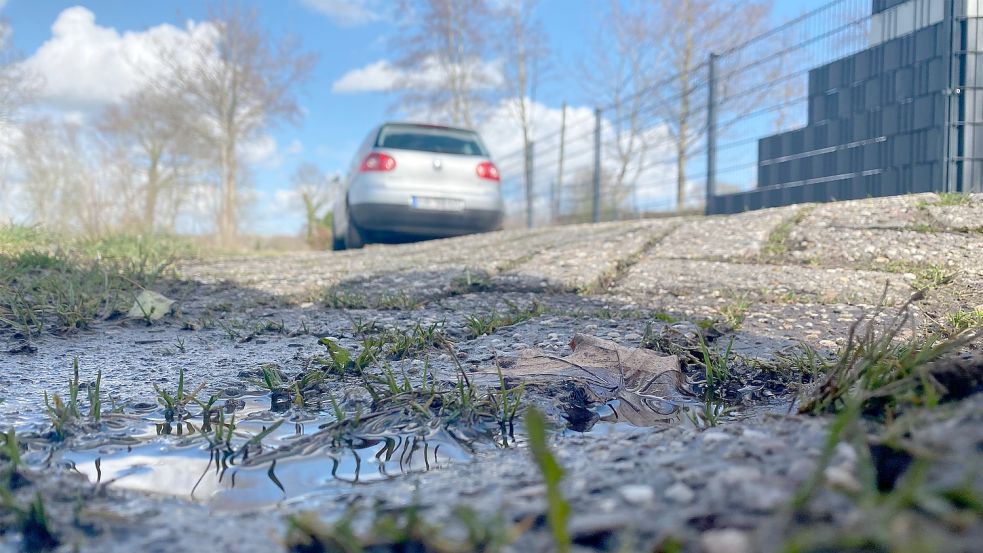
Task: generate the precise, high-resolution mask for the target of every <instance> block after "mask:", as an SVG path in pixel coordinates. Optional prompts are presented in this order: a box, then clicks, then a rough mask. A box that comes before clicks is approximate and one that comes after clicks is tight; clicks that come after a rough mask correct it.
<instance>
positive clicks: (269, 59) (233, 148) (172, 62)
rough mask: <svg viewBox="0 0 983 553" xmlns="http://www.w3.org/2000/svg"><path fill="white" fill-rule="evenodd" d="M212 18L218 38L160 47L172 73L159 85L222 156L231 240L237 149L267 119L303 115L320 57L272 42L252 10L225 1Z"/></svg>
mask: <svg viewBox="0 0 983 553" xmlns="http://www.w3.org/2000/svg"><path fill="white" fill-rule="evenodd" d="M211 20H212V22H213V24H214V25H215V31H216V32H215V36H214V40H213V41H211V42H205V41H200V42H198V43H196V44H194V45H192V51H191V54H190V56H184V55H181V54H180V53H178V52H172V51H167V50H166V49H165V48H162V49H161V50H162V51H161V59H162V60H163V61H164V63H165V64H166V65H167V72H166V74H165V78H164V79H163V80H162V81H160V82H159V83H158V85H159V86H161V87H162V88H163V90H164V92H165V93H168V94H174V95H175V97H178V98H180V99H181V101H182V106H181V109H182V110H183V113H185V114H187V115H188V116H189V117H191V118H192V125H191V128H193V129H194V131H195V132H196V133H197V135H198V136H199V137H200V138H201V139H202V140H203V141H204V143H205V144H207V145H208V146H209V148H210V149H211V150H212V153H213V154H214V159H216V160H217V164H218V172H219V181H220V183H221V184H220V187H221V195H220V196H221V199H220V202H219V213H218V230H219V235H220V238H221V239H222V241H223V242H225V243H230V242H232V241H233V240H234V238H235V236H236V234H237V232H238V212H239V202H240V200H241V198H240V197H239V196H240V195H239V193H238V186H239V183H240V181H241V177H242V175H241V173H242V167H240V158H239V155H240V149H241V147H242V145H243V144H244V143H245V142H246V141H249V140H251V139H255V138H257V137H258V136H259V135H260V134H261V133H262V132H263V131H264V130H266V129H267V128H269V127H270V126H272V125H274V124H276V123H279V122H292V121H295V120H296V119H297V118H298V117H299V116H300V108H299V107H298V105H297V101H296V92H297V87H298V85H300V84H302V83H304V82H305V81H306V80H307V78H308V77H309V75H310V72H311V69H312V68H313V65H314V62H315V57H314V56H313V55H312V54H308V53H304V52H302V51H300V49H299V47H298V45H297V43H296V42H294V41H291V40H283V41H274V40H273V39H272V38H271V37H270V36H269V34H268V33H267V32H266V31H265V30H264V29H263V28H262V27H261V26H260V24H259V20H258V18H257V15H256V12H255V11H253V10H250V11H244V10H242V9H241V8H238V7H229V6H228V5H225V4H223V5H222V6H221V7H220V8H218V10H217V11H215V12H214V13H213V15H212V18H211Z"/></svg>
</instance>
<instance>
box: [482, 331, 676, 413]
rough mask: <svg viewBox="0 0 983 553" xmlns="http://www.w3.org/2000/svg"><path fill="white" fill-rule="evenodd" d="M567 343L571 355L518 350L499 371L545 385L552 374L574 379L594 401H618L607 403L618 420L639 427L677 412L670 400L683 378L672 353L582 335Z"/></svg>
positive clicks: (503, 361)
mask: <svg viewBox="0 0 983 553" xmlns="http://www.w3.org/2000/svg"><path fill="white" fill-rule="evenodd" d="M571 346H572V347H573V353H571V354H570V355H567V356H565V357H560V356H556V355H551V354H548V353H546V352H543V351H542V350H535V349H533V350H523V351H522V352H520V354H519V356H518V357H515V358H511V359H504V360H502V362H501V369H502V374H503V375H505V376H507V377H511V378H516V379H520V380H526V381H539V382H547V383H548V382H550V381H555V379H556V378H557V377H563V378H568V379H573V380H576V381H577V382H578V383H580V384H581V385H582V387H583V389H584V390H585V391H586V392H587V394H588V396H589V399H590V400H591V401H593V402H596V403H605V402H608V401H611V400H618V401H617V402H614V403H613V404H612V408H613V409H614V410H615V411H616V413H617V416H618V419H619V420H624V421H626V422H630V423H632V424H635V425H638V426H651V425H652V424H654V423H656V422H662V421H664V419H665V418H666V417H667V416H668V415H672V414H674V413H676V411H677V410H678V408H677V407H676V406H675V405H674V404H672V403H671V402H670V401H669V398H673V397H678V396H679V390H680V385H681V383H682V378H683V377H682V371H680V369H679V359H678V358H677V357H676V356H675V355H659V354H658V353H656V352H654V351H652V350H649V349H645V348H635V349H632V348H626V347H624V346H621V345H619V344H617V343H615V342H612V341H610V340H603V339H601V338H596V337H594V336H588V335H586V334H577V335H575V336H574V338H573V341H572V342H571ZM656 419H658V420H656Z"/></svg>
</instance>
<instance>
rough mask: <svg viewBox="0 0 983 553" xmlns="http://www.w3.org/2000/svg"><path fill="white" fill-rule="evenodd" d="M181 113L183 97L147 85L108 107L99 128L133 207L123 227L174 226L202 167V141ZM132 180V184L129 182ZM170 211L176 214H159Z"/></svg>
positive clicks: (120, 184)
mask: <svg viewBox="0 0 983 553" xmlns="http://www.w3.org/2000/svg"><path fill="white" fill-rule="evenodd" d="M188 123H189V122H188V118H187V117H186V116H185V114H184V113H183V112H182V111H181V104H180V98H177V97H175V96H174V95H172V94H165V93H163V92H162V91H161V90H160V89H157V88H153V87H147V88H144V89H142V90H139V91H137V92H136V93H134V94H132V95H131V96H129V97H127V98H126V99H125V100H124V101H123V102H122V103H121V104H119V105H113V106H110V107H109V108H107V109H106V110H105V112H104V113H103V116H102V121H101V122H100V123H99V129H100V131H101V132H102V134H103V136H104V137H105V138H106V140H107V141H108V143H109V146H110V148H111V149H112V152H113V154H114V155H113V161H114V163H113V166H114V167H115V169H116V175H115V177H116V179H117V180H118V183H119V189H121V190H123V191H125V192H126V194H125V195H126V196H127V197H128V200H127V203H128V204H129V205H131V206H138V207H136V208H135V209H130V210H128V213H129V215H130V216H129V217H127V218H128V219H129V220H128V221H126V222H124V226H127V227H129V228H137V229H140V230H144V231H154V230H158V229H160V228H164V229H167V230H173V224H174V221H173V214H174V212H175V211H176V205H177V204H179V203H180V201H181V200H182V194H183V190H182V188H183V186H182V185H185V184H187V183H188V182H190V178H191V176H192V174H193V172H194V171H195V170H196V168H197V166H198V165H200V163H199V159H200V156H198V155H197V152H198V151H200V148H198V147H196V146H199V145H200V144H197V143H198V142H200V141H199V140H198V139H197V138H198V137H197V135H196V134H195V133H193V132H191V129H190V128H189V124H188ZM127 181H129V182H127ZM165 212H169V213H171V214H172V217H170V218H169V217H161V216H160V215H159V214H161V213H165Z"/></svg>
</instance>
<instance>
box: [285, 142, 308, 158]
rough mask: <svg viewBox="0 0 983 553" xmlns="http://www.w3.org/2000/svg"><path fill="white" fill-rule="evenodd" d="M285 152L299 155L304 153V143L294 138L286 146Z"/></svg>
mask: <svg viewBox="0 0 983 553" xmlns="http://www.w3.org/2000/svg"><path fill="white" fill-rule="evenodd" d="M286 152H287V153H288V154H290V155H293V156H295V155H300V154H302V153H304V144H303V143H302V142H301V141H300V140H298V139H296V138H295V139H293V140H292V141H291V142H290V144H289V145H288V146H287V149H286Z"/></svg>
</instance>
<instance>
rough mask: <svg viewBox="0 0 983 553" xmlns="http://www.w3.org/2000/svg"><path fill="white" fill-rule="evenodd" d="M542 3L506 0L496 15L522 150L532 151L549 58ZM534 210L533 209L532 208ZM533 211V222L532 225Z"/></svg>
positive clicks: (505, 87)
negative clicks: (542, 79) (534, 106)
mask: <svg viewBox="0 0 983 553" xmlns="http://www.w3.org/2000/svg"><path fill="white" fill-rule="evenodd" d="M538 4H539V0H503V2H502V3H501V6H500V7H499V9H498V10H497V12H496V16H497V17H496V19H501V20H502V21H503V23H504V25H503V33H502V35H501V36H499V37H498V39H497V41H496V44H495V49H496V51H497V53H498V54H499V57H500V58H501V62H502V73H503V77H504V79H503V83H502V85H503V86H502V91H503V92H504V93H505V95H506V99H505V101H506V103H507V105H508V107H509V109H510V111H511V112H512V116H513V118H514V119H515V122H516V124H517V125H518V126H519V130H520V131H521V132H522V147H523V150H524V151H527V152H528V151H529V146H530V144H531V143H532V131H533V124H534V121H533V113H532V103H533V102H534V101H535V99H536V87H537V86H538V85H539V78H540V71H541V70H542V69H543V66H544V64H545V62H546V57H547V56H548V55H549V49H548V47H547V45H546V33H545V30H544V29H543V27H542V25H541V24H540V22H539V21H538V20H537V19H536V17H535V11H536V7H537V5H538ZM532 162H533V160H532V156H531V155H527V156H525V158H524V164H525V173H524V174H525V175H526V181H527V182H526V193H527V203H529V205H531V202H528V200H529V199H530V198H531V197H532V185H533V184H532V182H529V180H530V176H531V175H532V168H531V165H532ZM529 209H530V210H531V207H530V208H529ZM531 213H532V212H531V211H529V214H530V216H529V221H531Z"/></svg>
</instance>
